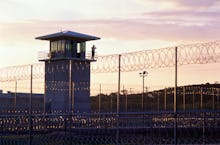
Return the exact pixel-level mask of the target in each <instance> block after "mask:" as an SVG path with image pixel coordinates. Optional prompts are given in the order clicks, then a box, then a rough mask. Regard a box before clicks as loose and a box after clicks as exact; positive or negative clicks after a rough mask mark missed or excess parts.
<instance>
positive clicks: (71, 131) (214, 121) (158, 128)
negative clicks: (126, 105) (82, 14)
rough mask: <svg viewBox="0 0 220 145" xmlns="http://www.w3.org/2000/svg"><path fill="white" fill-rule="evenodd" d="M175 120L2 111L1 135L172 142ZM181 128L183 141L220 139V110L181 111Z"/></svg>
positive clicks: (154, 115)
mask: <svg viewBox="0 0 220 145" xmlns="http://www.w3.org/2000/svg"><path fill="white" fill-rule="evenodd" d="M30 118H31V119H30ZM174 121H175V119H174V114H173V112H127V113H120V114H119V116H117V114H116V113H84V114H72V113H69V114H32V115H31V116H30V114H26V115H25V114H20V115H0V124H1V128H0V129H1V133H0V134H1V137H0V139H1V143H2V144H5V143H6V144H22V143H24V144H25V143H28V141H29V140H31V143H32V144H51V143H52V144H53V142H54V140H56V141H57V143H56V142H54V144H59V143H60V144H67V143H69V144H77V143H79V144H92V143H93V142H94V144H105V143H106V144H116V143H119V144H126V143H127V144H129V142H130V144H142V143H144V144H145V143H146V144H147V143H149V142H150V143H155V144H157V143H161V144H163V143H164V144H167V143H169V144H172V143H173V141H174V140H173V128H174ZM30 122H31V123H30ZM30 129H31V132H29V130H30ZM117 131H118V132H119V137H116V134H117V133H116V132H117ZM177 131H178V138H177V139H178V142H179V143H180V142H181V143H190V144H192V143H198V144H200V143H201V144H202V143H220V136H219V135H218V133H219V131H220V112H219V111H205V110H203V111H188V112H178V114H177ZM29 133H30V134H29ZM117 139H118V140H117ZM13 142H14V143H13Z"/></svg>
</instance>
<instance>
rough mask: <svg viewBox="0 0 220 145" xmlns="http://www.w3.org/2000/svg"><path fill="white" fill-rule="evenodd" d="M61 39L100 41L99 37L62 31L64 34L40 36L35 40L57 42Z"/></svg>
mask: <svg viewBox="0 0 220 145" xmlns="http://www.w3.org/2000/svg"><path fill="white" fill-rule="evenodd" d="M60 38H69V39H71V40H76V41H90V40H98V39H100V38H99V37H95V36H91V35H86V34H82V33H78V32H73V31H62V32H58V33H53V34H49V35H45V36H39V37H36V38H35V39H39V40H56V39H60Z"/></svg>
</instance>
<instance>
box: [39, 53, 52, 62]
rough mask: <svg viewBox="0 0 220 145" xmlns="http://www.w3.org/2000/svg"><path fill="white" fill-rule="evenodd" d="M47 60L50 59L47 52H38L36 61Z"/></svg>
mask: <svg viewBox="0 0 220 145" xmlns="http://www.w3.org/2000/svg"><path fill="white" fill-rule="evenodd" d="M47 59H51V53H50V52H48V51H40V52H38V60H39V61H41V60H47Z"/></svg>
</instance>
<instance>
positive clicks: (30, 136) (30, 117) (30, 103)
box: [29, 65, 33, 145]
mask: <svg viewBox="0 0 220 145" xmlns="http://www.w3.org/2000/svg"><path fill="white" fill-rule="evenodd" d="M30 75H31V78H30V98H29V145H31V144H32V81H33V65H31V74H30Z"/></svg>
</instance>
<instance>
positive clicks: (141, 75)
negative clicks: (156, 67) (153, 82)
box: [139, 71, 148, 111]
mask: <svg viewBox="0 0 220 145" xmlns="http://www.w3.org/2000/svg"><path fill="white" fill-rule="evenodd" d="M139 75H140V77H142V78H143V80H142V81H143V86H142V87H143V92H142V97H141V109H142V111H144V77H145V76H147V75H148V72H147V71H143V72H140V73H139Z"/></svg>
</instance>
